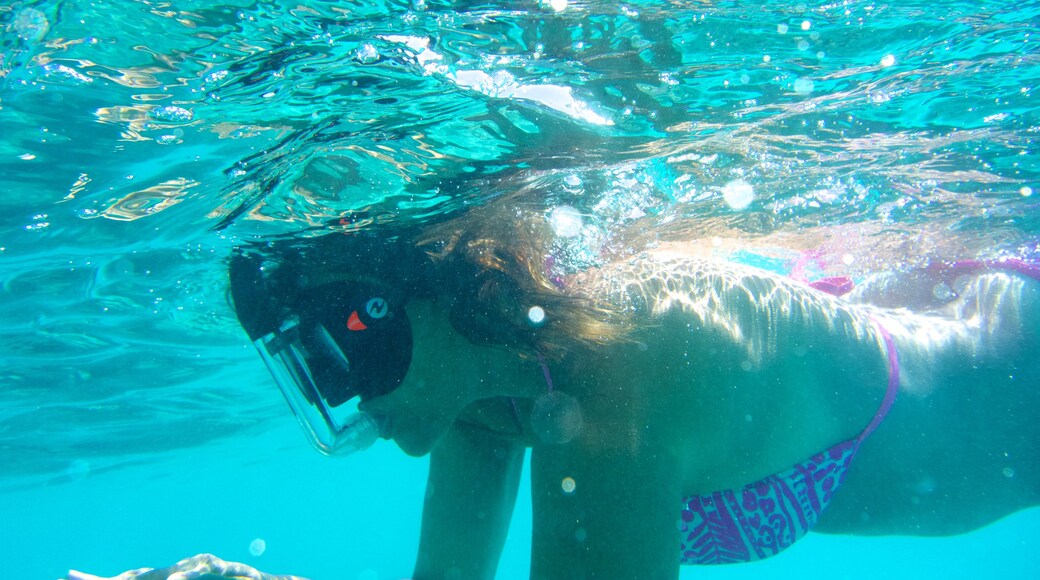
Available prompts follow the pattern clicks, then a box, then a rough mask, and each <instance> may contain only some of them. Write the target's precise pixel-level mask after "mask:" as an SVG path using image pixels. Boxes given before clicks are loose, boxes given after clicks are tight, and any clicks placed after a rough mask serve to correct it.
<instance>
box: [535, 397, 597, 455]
mask: <svg viewBox="0 0 1040 580" xmlns="http://www.w3.org/2000/svg"><path fill="white" fill-rule="evenodd" d="M583 425H584V419H583V418H582V414H581V406H580V405H579V404H578V401H577V399H575V398H574V397H571V396H570V395H565V394H563V393H561V392H559V391H554V392H551V393H546V394H544V395H542V396H541V397H538V398H537V399H535V401H534V408H533V409H531V427H532V428H533V429H534V431H535V433H537V434H538V436H539V437H540V438H541V439H542V441H544V442H546V443H550V444H562V443H567V442H568V441H570V440H571V439H573V438H574V437H575V436H576V435H577V434H578V433H579V432H580V431H581V428H582V426H583Z"/></svg>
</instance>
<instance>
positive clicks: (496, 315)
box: [416, 199, 626, 358]
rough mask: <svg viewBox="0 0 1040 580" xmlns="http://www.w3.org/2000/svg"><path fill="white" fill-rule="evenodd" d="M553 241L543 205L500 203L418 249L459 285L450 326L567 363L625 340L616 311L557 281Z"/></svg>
mask: <svg viewBox="0 0 1040 580" xmlns="http://www.w3.org/2000/svg"><path fill="white" fill-rule="evenodd" d="M553 236H554V234H553V232H552V229H551V227H550V226H549V224H548V221H547V219H546V212H545V210H544V209H543V208H540V207H530V206H526V205H521V204H517V203H510V200H508V199H500V200H497V201H496V202H494V203H492V204H490V205H487V206H484V207H479V208H474V209H471V210H469V211H468V212H466V213H465V214H463V215H460V216H458V217H455V218H453V219H451V220H448V221H446V222H444V223H441V224H437V225H434V226H430V227H428V228H427V229H426V230H425V231H424V232H422V234H421V235H420V236H419V237H417V238H416V247H418V248H421V249H423V250H424V251H425V252H426V253H427V254H428V255H429V256H430V257H431V259H432V260H433V263H434V265H435V267H436V268H437V269H438V270H440V271H441V272H442V279H444V280H449V281H451V284H452V285H453V286H454V287H453V288H451V290H450V291H451V292H452V293H453V295H454V302H453V304H452V310H451V322H452V325H453V327H454V328H455V329H456V330H457V331H458V332H459V333H460V334H462V335H463V336H465V337H466V338H467V339H469V340H470V341H471V342H473V343H476V344H482V345H500V346H504V347H507V348H509V349H511V350H516V351H518V352H520V353H521V354H523V355H528V356H537V355H539V354H541V355H544V356H546V357H550V358H560V357H562V356H563V355H564V354H565V353H567V352H569V351H574V350H580V349H586V348H593V347H596V346H600V345H603V344H607V343H610V342H613V341H617V340H619V339H621V338H623V337H624V335H625V334H626V324H625V323H626V319H625V318H624V317H623V316H622V315H621V314H620V313H619V312H618V309H617V308H614V307H611V305H610V304H607V303H605V302H600V301H597V300H595V299H593V298H590V297H588V296H583V295H581V294H580V293H578V292H575V291H573V290H569V289H567V288H566V287H565V286H564V285H563V284H562V283H561V281H560V280H558V279H556V278H554V277H553V275H552V273H551V272H550V266H551V263H552V252H551V246H552V241H553ZM532 308H540V309H541V311H540V312H539V314H544V318H542V319H539V317H538V316H535V317H532V316H531V312H532V310H531V309H532Z"/></svg>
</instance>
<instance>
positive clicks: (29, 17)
mask: <svg viewBox="0 0 1040 580" xmlns="http://www.w3.org/2000/svg"><path fill="white" fill-rule="evenodd" d="M50 27H51V23H50V21H49V20H47V16H46V15H45V14H44V13H43V12H40V11H39V10H36V9H35V8H25V9H23V10H20V11H19V12H18V14H17V15H15V17H14V22H12V23H11V28H12V29H13V30H14V33H15V34H17V35H18V36H19V38H21V39H22V40H27V41H29V42H39V41H40V40H41V39H43V36H44V35H45V34H47V31H48V30H49V29H50Z"/></svg>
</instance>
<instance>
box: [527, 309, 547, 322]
mask: <svg viewBox="0 0 1040 580" xmlns="http://www.w3.org/2000/svg"><path fill="white" fill-rule="evenodd" d="M527 319H528V320H530V321H531V324H534V325H540V324H541V323H543V322H545V309H544V308H542V307H541V306H532V307H531V308H530V309H528V310H527Z"/></svg>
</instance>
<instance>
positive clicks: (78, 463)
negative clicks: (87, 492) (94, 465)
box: [65, 459, 90, 481]
mask: <svg viewBox="0 0 1040 580" xmlns="http://www.w3.org/2000/svg"><path fill="white" fill-rule="evenodd" d="M65 474H66V475H68V476H69V479H71V480H72V481H83V480H84V479H86V478H87V476H88V475H90V462H89V461H86V460H83V459H76V460H75V461H73V462H72V463H69V466H68V468H67V469H65Z"/></svg>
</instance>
